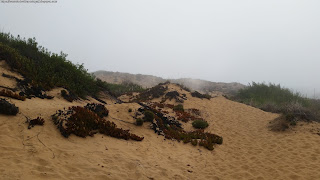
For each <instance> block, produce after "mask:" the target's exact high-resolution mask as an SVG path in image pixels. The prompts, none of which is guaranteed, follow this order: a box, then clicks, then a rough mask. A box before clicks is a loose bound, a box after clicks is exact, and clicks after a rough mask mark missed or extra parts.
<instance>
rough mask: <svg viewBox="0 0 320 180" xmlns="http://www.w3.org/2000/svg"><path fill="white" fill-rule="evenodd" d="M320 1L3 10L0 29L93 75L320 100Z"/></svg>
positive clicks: (81, 2)
mask: <svg viewBox="0 0 320 180" xmlns="http://www.w3.org/2000/svg"><path fill="white" fill-rule="evenodd" d="M319 9H320V1H318V0H314V1H312V0H265V1H262V0H261V1H257V0H192V1H190V0H161V1H160V0H144V1H141V0H112V1H111V0H103V1H102V0H101V1H94V2H93V1H85V0H73V1H71V0H68V1H65V0H58V3H56V4H44V3H42V4H41V3H40V4H26V3H12V4H10V3H9V4H4V3H0V28H1V29H0V30H1V31H3V32H11V33H12V34H14V35H18V34H19V35H20V36H22V37H36V39H37V41H38V42H39V44H40V45H42V46H44V47H47V48H48V49H49V50H50V51H53V52H60V51H63V52H65V53H67V54H69V56H68V57H69V58H68V59H69V60H71V61H72V62H74V63H84V65H85V67H86V68H88V70H89V71H90V72H92V71H96V70H108V71H119V72H129V73H140V74H151V75H156V76H160V77H164V78H181V77H190V78H199V79H205V80H210V81H215V82H240V83H243V84H248V83H249V82H251V81H255V82H263V81H264V82H273V83H277V84H278V83H280V84H281V85H283V86H286V87H289V88H292V89H293V90H299V91H302V93H303V94H305V93H308V95H309V96H310V97H313V92H314V89H315V90H316V93H317V96H318V97H320V79H319V71H318V69H319V68H320V11H319Z"/></svg>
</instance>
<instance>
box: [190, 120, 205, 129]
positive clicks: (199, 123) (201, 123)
mask: <svg viewBox="0 0 320 180" xmlns="http://www.w3.org/2000/svg"><path fill="white" fill-rule="evenodd" d="M192 126H193V127H194V128H197V129H205V128H206V127H208V126H209V124H208V122H207V121H204V120H200V119H199V120H194V121H193V122H192Z"/></svg>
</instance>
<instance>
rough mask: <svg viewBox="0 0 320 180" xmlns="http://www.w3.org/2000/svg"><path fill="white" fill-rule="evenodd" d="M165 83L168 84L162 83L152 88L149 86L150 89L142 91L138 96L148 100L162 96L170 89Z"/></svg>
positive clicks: (139, 98)
mask: <svg viewBox="0 0 320 180" xmlns="http://www.w3.org/2000/svg"><path fill="white" fill-rule="evenodd" d="M165 85H166V83H160V84H158V85H156V86H154V87H152V88H149V89H147V90H145V91H143V92H141V93H140V94H139V96H138V100H140V101H146V100H151V99H154V98H160V97H161V96H163V95H164V94H165V92H166V91H167V90H168V87H167V86H165Z"/></svg>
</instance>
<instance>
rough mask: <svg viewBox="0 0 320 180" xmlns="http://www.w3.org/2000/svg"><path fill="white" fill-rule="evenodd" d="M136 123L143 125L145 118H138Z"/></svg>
mask: <svg viewBox="0 0 320 180" xmlns="http://www.w3.org/2000/svg"><path fill="white" fill-rule="evenodd" d="M136 125H137V126H142V125H143V120H142V119H141V118H138V119H136Z"/></svg>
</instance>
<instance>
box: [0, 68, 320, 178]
mask: <svg viewBox="0 0 320 180" xmlns="http://www.w3.org/2000/svg"><path fill="white" fill-rule="evenodd" d="M0 68H2V69H0V70H1V72H2V71H3V67H0ZM7 81H8V79H6V78H3V77H0V82H1V85H13V84H10V83H11V82H7ZM170 88H173V89H177V90H180V89H179V88H178V87H175V86H170ZM59 92H60V91H59V89H55V90H53V91H52V92H50V94H53V95H55V96H56V97H55V98H54V99H52V100H42V99H39V98H33V99H31V100H30V99H27V100H26V101H18V100H14V99H9V98H7V99H8V100H9V101H10V102H12V103H15V104H16V106H18V107H19V108H20V113H19V114H18V115H17V116H4V115H0V179H83V180H84V179H310V180H314V179H320V171H319V169H320V136H319V135H318V134H316V133H318V132H319V130H320V124H318V123H308V124H307V123H298V125H297V127H295V128H294V129H291V130H289V131H287V132H284V133H276V132H271V131H269V130H268V123H269V122H270V121H271V120H273V119H274V118H276V117H278V116H279V115H278V114H272V113H267V112H264V111H261V110H259V109H256V108H253V107H249V106H246V105H244V104H240V103H236V102H232V101H229V100H227V99H225V98H223V97H216V98H213V99H211V100H206V99H204V100H201V99H198V98H193V97H191V96H190V94H188V93H187V97H188V100H186V101H185V103H184V106H185V108H197V109H200V111H201V114H202V116H203V117H204V118H205V119H206V120H207V121H208V122H209V124H210V126H209V127H208V128H207V129H206V130H207V131H210V132H212V133H215V134H218V135H220V136H222V137H223V138H224V141H223V144H222V145H216V146H215V149H214V150H213V151H209V150H207V149H205V148H203V147H199V146H198V147H193V146H192V145H191V144H183V143H182V142H181V143H179V142H177V141H172V140H165V139H164V137H163V136H158V135H156V134H155V133H154V132H153V130H151V129H150V128H149V124H148V123H144V125H143V126H142V127H138V126H135V125H133V123H134V119H133V118H132V116H133V113H134V112H135V111H136V110H137V109H138V108H139V107H140V106H139V105H138V104H136V103H122V104H114V103H115V102H114V101H112V100H109V99H105V100H106V101H107V103H108V105H106V107H107V108H108V109H109V110H110V114H109V116H108V117H107V119H108V120H111V121H114V122H115V123H116V124H117V125H118V126H120V127H122V128H124V129H130V130H131V131H132V132H133V133H135V134H137V135H140V136H144V137H145V139H144V140H143V141H141V142H136V141H125V140H119V139H116V138H111V137H108V136H104V135H100V134H96V135H95V136H94V137H87V138H79V137H76V136H74V135H71V136H70V137H69V138H68V139H66V138H64V137H63V136H62V135H61V134H60V133H59V131H58V130H57V129H56V127H55V126H54V124H53V122H52V120H51V118H50V115H52V114H54V113H55V111H56V110H58V109H63V108H64V107H69V106H74V105H81V106H83V105H85V104H86V103H87V102H89V100H88V101H77V102H74V103H69V102H67V101H66V100H64V99H62V98H61V96H60V95H59ZM185 93H186V92H185ZM90 101H91V102H95V101H94V100H92V99H90ZM129 108H132V109H133V112H131V113H129V112H128V109H129ZM25 116H28V117H30V118H36V117H37V116H41V117H43V118H44V119H45V120H46V122H45V125H44V126H35V127H34V128H32V129H30V130H29V129H27V124H25V121H26V118H25ZM120 120H121V121H120ZM185 127H186V128H187V129H192V128H191V126H190V124H186V125H185Z"/></svg>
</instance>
